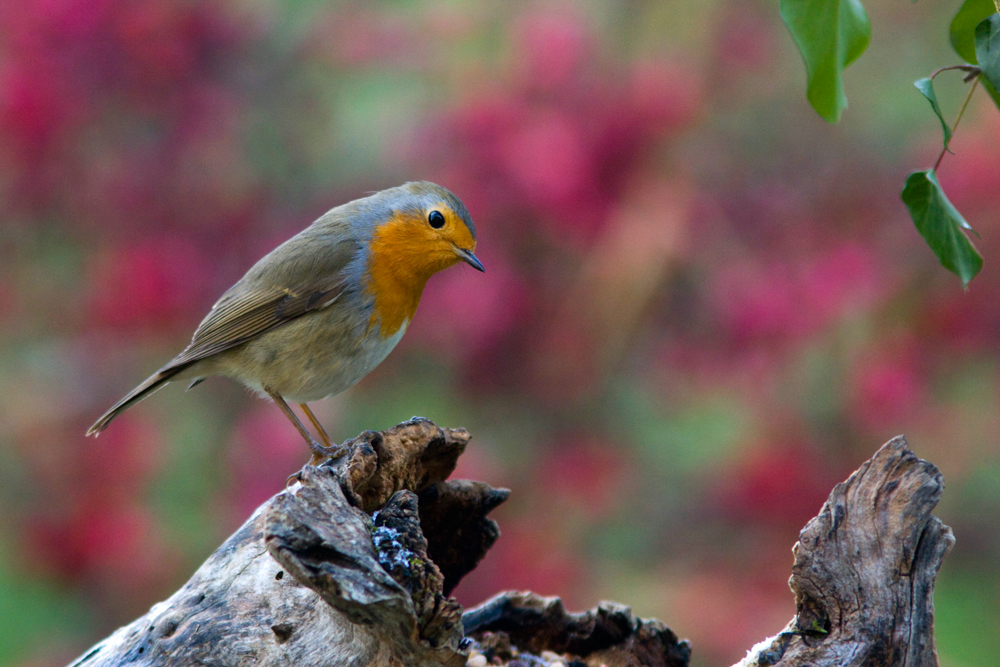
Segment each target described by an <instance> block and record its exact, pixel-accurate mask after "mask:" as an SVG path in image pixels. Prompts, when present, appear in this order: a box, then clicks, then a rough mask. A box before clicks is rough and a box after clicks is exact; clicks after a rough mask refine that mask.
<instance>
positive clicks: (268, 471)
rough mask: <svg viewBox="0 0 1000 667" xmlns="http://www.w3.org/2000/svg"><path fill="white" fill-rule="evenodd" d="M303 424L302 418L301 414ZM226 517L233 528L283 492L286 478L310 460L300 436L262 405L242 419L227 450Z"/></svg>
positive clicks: (271, 408) (272, 408)
mask: <svg viewBox="0 0 1000 667" xmlns="http://www.w3.org/2000/svg"><path fill="white" fill-rule="evenodd" d="M300 419H302V420H303V422H304V423H308V422H306V421H305V417H303V416H302V415H301V414H300ZM226 457H227V459H228V461H229V470H230V471H231V478H230V483H231V486H230V488H229V490H228V493H227V496H228V503H229V514H230V515H231V516H232V517H233V521H234V523H235V525H239V524H240V523H242V522H243V521H245V520H246V518H247V517H248V516H250V514H251V513H252V512H253V511H254V510H255V509H257V507H258V506H259V505H260V504H261V503H263V502H264V501H265V500H267V499H268V498H270V497H271V496H273V495H274V494H276V493H278V492H279V491H281V490H283V489H284V488H285V480H286V479H287V478H288V476H289V475H292V474H294V473H296V472H298V471H299V470H300V469H301V468H302V466H303V465H305V464H306V463H307V462H308V461H309V458H310V454H309V451H308V449H307V448H306V444H305V442H304V441H303V440H302V436H301V435H299V434H298V432H297V431H296V430H295V428H294V427H293V426H292V425H291V423H290V422H289V421H288V419H287V418H286V417H285V416H284V415H283V414H281V412H280V411H279V410H278V408H277V407H276V406H275V405H273V404H271V403H270V402H269V401H268V402H266V403H265V402H263V401H261V402H260V403H259V404H255V405H254V406H253V408H252V409H251V410H250V411H249V412H246V413H244V414H243V415H241V417H240V419H239V421H238V422H237V423H236V428H235V430H234V432H233V437H232V439H231V440H230V442H229V445H228V448H227V455H226Z"/></svg>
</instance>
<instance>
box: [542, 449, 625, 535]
mask: <svg viewBox="0 0 1000 667" xmlns="http://www.w3.org/2000/svg"><path fill="white" fill-rule="evenodd" d="M534 470H535V477H536V479H535V480H534V482H533V486H534V488H535V489H537V491H538V492H539V493H540V494H541V495H542V496H543V497H544V498H546V501H545V502H546V505H547V506H550V507H567V508H568V509H569V510H570V511H572V512H580V513H582V514H583V515H585V516H586V517H587V518H588V519H589V520H598V519H601V518H603V517H607V516H609V515H612V514H613V513H614V512H615V511H616V510H617V508H618V506H619V503H620V501H621V500H622V499H623V498H624V497H625V494H623V493H622V488H623V486H626V485H627V484H628V481H629V480H630V479H632V478H633V476H634V475H635V474H636V471H635V470H634V469H633V466H632V463H631V460H630V458H629V455H628V450H627V449H626V448H624V447H621V446H617V447H616V446H615V445H614V444H613V443H610V442H605V441H602V440H598V439H596V438H594V437H592V436H588V435H580V436H573V435H567V436H565V438H564V439H563V440H562V441H559V442H553V443H549V444H548V445H547V446H546V450H545V453H544V454H543V455H542V458H541V459H540V461H539V462H538V463H537V464H536V465H535V466H534Z"/></svg>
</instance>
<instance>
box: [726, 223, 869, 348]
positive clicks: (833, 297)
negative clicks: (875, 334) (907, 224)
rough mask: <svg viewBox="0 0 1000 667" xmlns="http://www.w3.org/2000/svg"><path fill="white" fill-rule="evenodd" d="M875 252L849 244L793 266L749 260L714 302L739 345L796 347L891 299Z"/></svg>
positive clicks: (735, 268) (733, 269) (730, 269)
mask: <svg viewBox="0 0 1000 667" xmlns="http://www.w3.org/2000/svg"><path fill="white" fill-rule="evenodd" d="M887 287H888V285H887V284H886V279H885V277H884V276H883V274H882V272H881V271H880V270H879V269H878V263H877V262H876V259H875V256H874V254H873V253H872V251H871V250H869V249H867V248H866V247H864V246H862V245H861V244H859V243H855V242H844V243H841V244H839V245H835V246H833V247H832V248H830V249H829V250H825V251H823V252H821V253H815V254H812V255H810V256H804V257H800V258H795V259H794V260H792V261H788V260H783V259H778V258H774V259H773V260H772V261H771V262H769V263H766V264H765V263H763V262H761V261H759V260H753V261H745V262H743V263H742V264H736V263H734V264H732V265H729V266H727V267H724V268H723V269H722V270H721V271H720V273H719V276H718V278H717V279H716V283H715V290H716V293H715V294H714V295H713V297H712V301H713V302H714V304H715V307H716V308H717V309H718V314H719V315H720V318H721V323H722V325H723V326H724V327H725V328H726V329H727V330H728V331H729V333H730V335H731V336H732V338H733V340H734V342H736V343H738V344H743V345H746V344H760V343H768V342H770V343H779V344H785V343H794V342H797V341H800V340H801V339H803V338H805V337H807V336H809V335H811V334H814V333H816V332H818V331H821V330H823V329H824V328H826V327H828V326H830V325H831V324H832V323H834V322H837V321H839V319H840V318H842V317H844V316H845V315H852V314H853V315H857V314H859V312H855V311H863V310H864V309H867V308H871V307H872V306H873V305H875V304H876V303H877V302H878V300H880V299H881V298H883V297H884V296H885V294H887Z"/></svg>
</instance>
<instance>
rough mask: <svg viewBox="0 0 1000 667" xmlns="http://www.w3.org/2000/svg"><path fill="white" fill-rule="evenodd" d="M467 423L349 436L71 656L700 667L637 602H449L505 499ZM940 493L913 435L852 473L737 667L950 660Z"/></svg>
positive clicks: (144, 662) (358, 664)
mask: <svg viewBox="0 0 1000 667" xmlns="http://www.w3.org/2000/svg"><path fill="white" fill-rule="evenodd" d="M469 437H470V436H469V434H468V433H467V432H466V431H465V430H464V429H443V428H439V427H438V426H436V425H435V424H433V423H432V422H430V421H428V420H426V419H420V418H414V419H412V420H410V421H408V422H405V423H403V424H400V425H398V426H396V427H394V428H392V429H389V430H387V431H384V432H382V433H374V432H365V433H362V434H361V435H359V436H358V437H357V438H354V439H353V440H350V441H348V442H347V443H345V444H346V445H348V451H347V453H346V454H345V455H344V456H342V457H340V458H338V459H335V460H332V461H328V462H326V463H324V464H323V465H322V466H319V467H310V466H307V467H305V468H303V470H302V472H301V474H300V479H299V481H298V482H297V483H295V484H294V485H292V487H291V488H289V489H286V490H285V491H283V492H282V493H279V494H278V495H276V496H274V497H273V498H271V499H270V500H268V501H267V502H266V503H264V504H263V505H262V506H261V507H260V508H258V509H257V510H256V511H255V512H254V514H253V515H252V516H251V517H250V518H249V519H248V520H247V522H246V523H245V524H244V525H243V526H242V527H241V528H240V529H239V530H237V531H236V533H234V534H233V535H232V536H231V537H230V538H229V539H228V540H227V541H226V542H225V543H224V544H223V545H222V546H221V547H219V549H218V550H217V551H216V552H215V553H214V554H212V556H211V557H209V559H208V560H207V561H206V562H205V563H204V564H203V565H202V566H201V568H199V569H198V571H197V572H195V574H194V576H193V577H192V578H191V579H190V580H189V581H188V582H187V583H186V584H185V585H184V586H183V587H182V588H181V589H180V590H178V591H177V592H176V593H175V594H174V595H173V596H171V597H170V598H169V599H167V600H165V601H163V602H161V603H158V604H156V605H154V606H153V607H152V608H151V609H150V611H149V612H148V613H147V614H146V615H145V616H143V617H141V618H139V619H137V620H136V621H134V622H133V623H131V624H129V625H127V626H125V627H123V628H120V629H118V630H117V631H116V632H115V633H113V634H112V635H111V636H109V637H108V638H106V639H105V640H103V641H102V642H100V643H98V644H97V645H96V646H94V647H93V648H91V649H90V650H89V651H87V652H86V653H85V654H84V655H82V656H81V657H80V658H78V659H77V660H76V661H75V662H74V663H73V667H77V666H79V667H112V666H121V665H126V664H127V665H133V666H136V667H158V666H160V665H219V666H228V665H232V666H234V667H235V666H237V665H247V664H253V665H258V666H260V667H268V666H271V665H275V666H277V665H289V664H291V665H296V666H297V667H310V666H312V665H316V666H320V665H323V666H329V665H338V666H339V665H343V666H345V667H347V666H350V667H386V666H388V667H395V666H400V667H402V666H406V667H431V666H443V667H461V666H462V665H466V664H468V665H470V666H473V667H476V666H478V667H484V666H485V665H487V664H500V665H508V666H509V667H544V666H548V667H585V666H586V667H597V666H600V665H607V666H608V667H638V666H640V665H649V666H650V667H684V666H686V665H687V664H688V661H689V658H690V652H691V647H690V645H689V644H688V642H686V641H681V640H679V639H678V637H677V635H675V634H674V633H673V632H672V631H671V630H670V629H669V628H667V627H666V626H665V625H663V624H662V623H660V622H659V621H656V620H641V619H638V618H636V617H635V616H633V615H632V613H631V611H630V610H629V608H628V607H626V606H624V605H619V604H615V603H611V602H604V603H601V604H600V605H598V606H597V607H596V608H594V609H592V610H590V611H588V612H583V613H569V612H567V611H566V609H565V608H564V607H563V605H562V602H561V601H560V600H559V599H558V598H543V597H540V596H537V595H535V594H533V593H528V592H507V593H502V594H500V595H498V596H496V597H494V598H492V599H491V600H488V601H486V602H484V603H483V604H481V605H479V606H478V607H475V608H473V609H470V610H466V611H464V612H463V610H462V609H461V608H460V607H459V605H458V603H457V602H456V601H455V600H454V599H453V598H450V597H448V596H449V594H450V593H451V591H452V590H453V589H454V587H455V586H456V585H457V584H458V582H459V581H460V580H461V578H462V577H463V576H465V575H466V574H468V573H469V572H470V571H472V569H473V568H475V566H476V564H477V563H478V562H479V561H480V560H481V559H482V557H483V555H484V554H485V553H486V551H487V550H488V549H489V548H490V547H491V546H492V545H493V543H494V542H495V541H496V539H497V537H498V536H499V530H498V528H497V525H496V523H495V522H494V521H493V520H492V519H489V518H488V516H487V515H488V514H489V512H490V511H491V510H492V509H493V508H495V507H496V506H497V505H499V504H500V503H502V502H503V501H504V500H506V499H507V497H508V495H509V492H508V491H507V490H505V489H494V488H492V487H490V486H489V485H487V484H484V483H482V482H472V481H465V480H448V479H447V478H448V476H449V475H450V474H451V473H452V471H453V470H454V468H455V464H456V461H457V459H458V457H459V456H460V455H461V454H462V452H463V451H464V450H465V447H466V445H467V444H468V442H469ZM942 489H943V485H942V481H941V475H940V473H939V472H938V471H937V469H936V468H935V467H934V466H933V465H931V464H929V463H927V462H925V461H921V460H919V459H917V458H916V457H915V456H914V455H913V454H912V453H911V452H910V451H909V450H908V449H907V448H906V442H905V440H903V439H902V438H896V439H895V440H893V441H891V442H889V443H888V444H886V445H885V446H884V447H882V449H880V450H879V452H878V453H877V454H876V455H875V457H874V458H873V459H872V460H870V461H869V462H867V463H866V464H865V465H863V466H862V467H861V468H860V469H859V470H858V471H857V472H855V473H854V474H853V475H852V476H851V477H850V479H848V480H847V481H846V482H844V483H842V484H839V485H837V487H836V488H835V489H834V490H833V493H832V494H831V495H830V499H829V500H828V501H827V503H826V504H825V505H824V506H823V509H822V511H821V512H820V515H819V516H818V517H816V518H815V519H813V520H812V521H811V522H810V523H809V524H808V525H807V526H806V528H805V529H804V530H803V531H802V534H801V536H800V540H799V543H798V544H797V545H796V546H795V549H794V552H795V565H794V567H793V575H792V579H791V582H790V584H791V587H792V590H793V591H794V592H795V595H796V604H797V615H796V618H795V619H793V621H792V622H791V623H790V624H789V625H788V627H786V628H785V629H784V630H783V631H782V632H781V633H780V634H778V635H777V636H775V637H773V638H771V639H768V640H766V641H765V642H762V643H761V644H759V645H758V646H756V647H754V648H753V649H752V650H751V651H750V653H749V654H748V656H747V658H746V659H745V660H744V661H743V662H741V663H740V665H742V666H745V667H751V666H757V665H807V664H808V665H834V664H836V665H855V664H856V665H862V664H864V665H914V666H920V667H926V666H929V665H935V664H937V658H936V654H935V652H934V637H933V606H932V602H931V594H932V590H933V585H934V579H935V576H936V574H937V571H938V568H939V567H940V564H941V561H942V559H943V558H944V556H945V554H946V553H947V551H948V549H949V548H950V547H951V545H952V544H953V542H954V539H953V538H952V536H951V531H950V529H948V528H947V527H946V526H944V525H943V524H941V522H940V521H938V520H937V519H936V518H935V517H932V516H931V515H930V512H931V510H932V509H933V508H934V506H935V505H936V503H937V501H938V499H939V498H940V495H941V491H942Z"/></svg>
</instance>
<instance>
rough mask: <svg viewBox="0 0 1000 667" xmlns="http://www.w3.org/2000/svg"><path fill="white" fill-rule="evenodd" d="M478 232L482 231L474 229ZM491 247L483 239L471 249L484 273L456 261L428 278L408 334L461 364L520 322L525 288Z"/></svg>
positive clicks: (497, 341) (490, 346)
mask: <svg viewBox="0 0 1000 667" xmlns="http://www.w3.org/2000/svg"><path fill="white" fill-rule="evenodd" d="M484 235H485V236H486V237H488V230H480V236H481V237H483V236H484ZM491 247H492V246H491V244H489V243H488V242H484V243H483V248H484V249H483V251H481V252H477V255H478V256H479V257H480V259H482V261H483V263H484V264H485V265H486V267H487V268H486V270H487V272H488V275H487V276H482V275H480V274H477V273H475V272H474V271H470V270H467V267H464V266H460V267H458V268H457V269H452V270H451V271H447V272H444V273H443V274H441V275H440V276H435V278H434V280H432V281H430V282H429V283H428V285H427V288H426V289H425V290H424V295H423V297H422V298H421V304H420V311H421V316H418V317H417V318H416V319H415V320H414V323H413V325H412V326H411V327H410V330H409V332H408V334H407V337H408V338H412V339H413V341H414V342H416V341H420V342H422V344H424V345H426V346H427V347H429V348H431V349H432V350H434V351H436V353H438V354H439V355H441V356H443V357H447V358H449V359H452V360H454V361H456V362H458V363H462V362H464V361H467V360H468V359H470V358H471V357H473V356H476V355H479V354H482V353H488V352H489V351H490V350H492V349H494V348H495V347H496V346H497V345H499V344H500V343H501V341H502V339H503V338H504V337H505V336H507V335H508V334H509V332H511V331H512V330H514V329H517V328H518V327H519V326H520V325H521V324H522V323H523V317H524V314H525V310H526V308H527V300H528V298H529V295H530V289H529V287H528V286H527V285H525V284H524V283H523V281H522V280H520V279H519V277H518V276H517V273H516V272H515V270H514V268H513V267H512V266H511V265H510V264H508V263H507V261H506V259H505V258H504V256H503V255H502V254H501V253H499V252H497V251H496V250H493V249H491Z"/></svg>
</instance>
